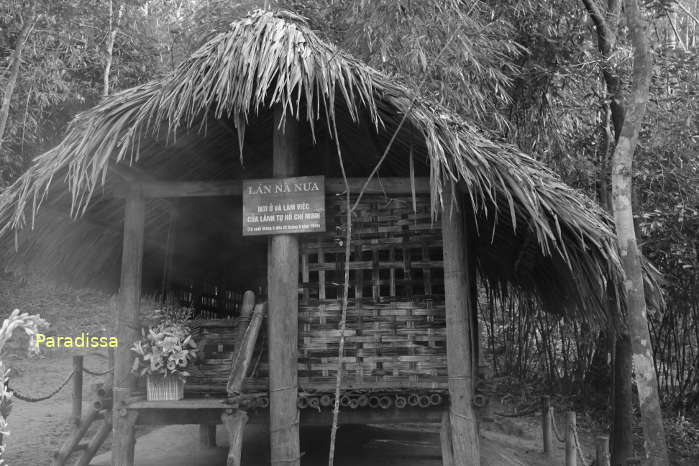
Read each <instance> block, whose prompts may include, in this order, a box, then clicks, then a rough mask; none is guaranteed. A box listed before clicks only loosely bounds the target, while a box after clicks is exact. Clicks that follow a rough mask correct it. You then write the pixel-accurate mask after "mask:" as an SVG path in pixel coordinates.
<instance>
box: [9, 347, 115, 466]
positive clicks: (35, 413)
mask: <svg viewBox="0 0 699 466" xmlns="http://www.w3.org/2000/svg"><path fill="white" fill-rule="evenodd" d="M5 362H6V363H7V364H8V365H9V366H10V368H11V373H10V374H11V381H10V386H11V387H12V388H13V389H15V390H17V391H18V392H19V393H21V394H23V395H28V396H31V397H40V396H43V395H47V394H48V393H50V392H51V391H52V390H53V389H54V388H55V387H57V386H58V385H60V383H61V382H62V381H63V380H65V378H66V376H67V375H68V374H70V372H71V371H72V369H73V368H72V358H71V354H67V353H63V354H55V355H53V356H50V357H44V358H41V359H13V358H9V359H6V361H5ZM84 364H85V367H86V368H88V369H91V370H93V371H102V370H105V369H106V368H107V361H106V358H104V357H100V356H98V355H96V354H95V353H88V354H86V355H85V362H84ZM101 379H102V377H93V376H90V375H88V374H84V375H83V384H84V387H85V395H84V397H85V398H86V399H84V400H83V412H85V411H87V409H88V406H89V405H88V403H89V402H90V401H91V400H90V399H89V396H88V395H89V394H88V393H87V392H88V387H89V386H90V384H92V383H95V382H98V381H101ZM71 406H72V395H71V384H70V383H68V385H67V386H66V387H65V388H64V389H63V390H61V391H60V392H59V393H58V394H56V395H55V396H54V397H53V398H51V399H49V400H46V401H41V402H38V403H27V402H24V401H21V400H17V399H16V400H14V401H13V406H12V412H11V414H10V416H9V418H8V422H9V429H10V436H9V437H8V438H7V450H6V452H5V461H6V463H7V464H8V465H10V466H20V465H36V466H44V465H48V464H50V462H51V455H52V453H53V452H54V451H56V450H58V448H59V447H60V445H61V444H62V443H63V442H64V441H65V439H66V438H67V437H68V434H69V432H70V431H71V428H72V426H71V424H70V413H71Z"/></svg>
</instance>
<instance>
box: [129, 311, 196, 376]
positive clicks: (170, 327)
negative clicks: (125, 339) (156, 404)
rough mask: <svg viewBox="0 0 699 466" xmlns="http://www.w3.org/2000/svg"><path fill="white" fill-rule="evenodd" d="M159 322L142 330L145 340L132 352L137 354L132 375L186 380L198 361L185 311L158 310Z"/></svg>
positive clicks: (135, 346)
mask: <svg viewBox="0 0 699 466" xmlns="http://www.w3.org/2000/svg"><path fill="white" fill-rule="evenodd" d="M156 314H157V315H158V316H159V320H160V322H158V323H155V324H154V325H152V326H149V327H148V329H142V331H141V333H142V338H141V340H140V341H137V342H136V343H135V344H134V346H133V347H132V348H131V350H132V351H133V352H134V353H136V358H135V359H134V363H133V367H132V369H131V370H132V372H134V373H136V374H138V375H141V376H153V375H156V374H162V376H163V377H166V376H168V375H171V376H176V377H178V378H180V379H184V378H185V377H187V376H189V372H187V370H186V368H187V367H188V366H189V364H190V363H191V362H192V361H193V360H194V359H195V358H196V355H197V344H196V342H195V341H194V340H193V339H192V335H191V331H190V328H189V325H188V324H187V320H188V317H189V316H191V310H189V309H186V308H165V309H164V310H159V311H156Z"/></svg>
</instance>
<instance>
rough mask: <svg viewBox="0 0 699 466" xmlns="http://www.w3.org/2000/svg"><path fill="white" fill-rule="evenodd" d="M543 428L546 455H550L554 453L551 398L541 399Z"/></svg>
mask: <svg viewBox="0 0 699 466" xmlns="http://www.w3.org/2000/svg"><path fill="white" fill-rule="evenodd" d="M541 428H542V430H543V434H544V435H543V437H544V453H545V454H547V455H550V454H551V452H552V451H553V446H552V435H551V397H550V396H548V395H546V396H542V397H541Z"/></svg>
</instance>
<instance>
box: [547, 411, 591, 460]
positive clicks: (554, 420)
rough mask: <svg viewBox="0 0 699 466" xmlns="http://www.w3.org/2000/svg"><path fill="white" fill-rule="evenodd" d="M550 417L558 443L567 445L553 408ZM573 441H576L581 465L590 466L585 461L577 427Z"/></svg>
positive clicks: (576, 449) (574, 430)
mask: <svg viewBox="0 0 699 466" xmlns="http://www.w3.org/2000/svg"><path fill="white" fill-rule="evenodd" d="M549 417H550V419H551V426H552V427H553V433H554V435H555V436H556V439H558V441H559V442H561V443H565V441H566V439H565V436H563V435H561V433H560V431H559V430H558V425H557V424H556V417H555V416H554V414H553V408H551V409H550V410H549ZM573 440H574V441H575V451H576V453H577V455H578V458H580V463H582V466H588V464H587V462H586V461H585V455H584V454H583V451H582V447H581V446H580V439H579V438H578V429H577V426H576V428H574V429H573Z"/></svg>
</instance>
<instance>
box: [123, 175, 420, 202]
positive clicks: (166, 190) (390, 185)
mask: <svg viewBox="0 0 699 466" xmlns="http://www.w3.org/2000/svg"><path fill="white" fill-rule="evenodd" d="M365 181H366V180H365V179H364V178H349V179H348V182H349V185H350V191H351V192H352V193H359V191H360V190H361V188H362V185H363V184H364V182H365ZM134 183H135V185H137V186H138V187H139V188H140V190H141V194H142V195H143V197H144V198H177V197H209V196H242V194H243V183H242V181H241V180H216V181H214V180H212V181H164V180H131V181H130V182H129V184H130V186H134ZM412 189H413V188H412V186H411V180H410V178H398V177H395V178H390V177H389V178H381V179H380V180H379V179H374V180H372V181H371V182H370V183H369V185H368V186H367V188H366V190H365V194H393V195H396V194H402V195H408V194H411V192H412V191H411V190H412ZM325 192H326V194H341V193H343V192H345V184H344V181H343V180H342V179H341V178H326V180H325ZM415 193H416V194H429V193H430V183H429V179H428V178H426V177H417V178H415ZM115 195H116V196H120V197H123V196H125V193H122V192H120V191H119V190H118V189H117V190H116V191H115Z"/></svg>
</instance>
